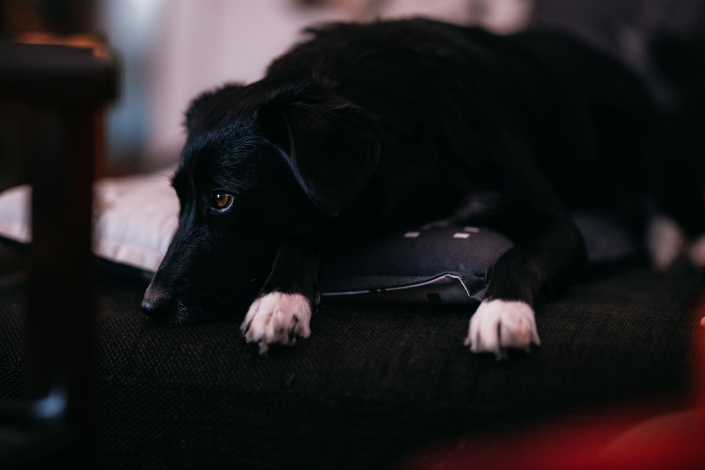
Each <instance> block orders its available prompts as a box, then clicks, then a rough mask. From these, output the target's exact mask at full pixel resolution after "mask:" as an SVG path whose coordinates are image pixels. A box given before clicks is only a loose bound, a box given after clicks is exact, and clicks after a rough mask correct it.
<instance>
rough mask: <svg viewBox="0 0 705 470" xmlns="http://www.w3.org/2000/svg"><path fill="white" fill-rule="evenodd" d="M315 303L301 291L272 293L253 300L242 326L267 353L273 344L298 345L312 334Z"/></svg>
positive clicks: (246, 334)
mask: <svg viewBox="0 0 705 470" xmlns="http://www.w3.org/2000/svg"><path fill="white" fill-rule="evenodd" d="M310 322H311V305H310V304H309V302H308V299H306V297H304V296H303V295H301V294H282V293H281V292H272V293H269V294H266V295H264V296H262V297H259V298H258V299H257V300H255V301H254V302H252V305H250V309H249V310H248V311H247V315H246V316H245V321H244V322H242V326H240V329H241V330H242V332H243V333H245V339H246V340H247V342H249V343H259V352H260V354H264V353H265V352H267V349H269V345H270V344H275V343H279V344H294V343H295V342H296V337H297V336H300V337H301V338H308V337H309V335H310V334H311V329H310V327H309V323H310Z"/></svg>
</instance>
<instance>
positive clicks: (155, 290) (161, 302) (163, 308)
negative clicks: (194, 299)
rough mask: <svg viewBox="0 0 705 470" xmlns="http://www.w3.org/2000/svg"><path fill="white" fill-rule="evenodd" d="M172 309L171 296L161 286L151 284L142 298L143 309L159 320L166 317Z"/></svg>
mask: <svg viewBox="0 0 705 470" xmlns="http://www.w3.org/2000/svg"><path fill="white" fill-rule="evenodd" d="M170 310H171V297H169V294H168V293H167V292H166V291H165V290H164V289H162V288H161V287H159V286H155V285H153V284H150V285H149V287H147V292H145V293H144V299H142V311H143V312H144V313H146V314H147V315H149V316H150V317H152V318H154V319H155V320H158V319H160V318H162V317H165V316H166V315H167V314H168V313H169V311H170Z"/></svg>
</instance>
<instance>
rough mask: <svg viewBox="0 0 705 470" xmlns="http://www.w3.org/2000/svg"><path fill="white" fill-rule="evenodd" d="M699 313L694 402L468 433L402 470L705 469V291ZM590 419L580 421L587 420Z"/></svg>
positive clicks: (424, 453) (416, 457) (409, 461)
mask: <svg viewBox="0 0 705 470" xmlns="http://www.w3.org/2000/svg"><path fill="white" fill-rule="evenodd" d="M696 315H697V316H695V317H694V322H693V328H694V329H695V330H696V332H695V341H694V344H693V355H692V357H693V363H692V367H693V381H692V393H691V396H690V399H689V400H688V401H686V402H685V403H682V402H681V403H678V402H676V400H674V399H670V400H666V401H665V402H664V401H661V402H656V403H647V404H642V405H641V406H638V407H635V408H634V409H633V410H630V411H624V410H623V409H621V410H614V409H613V410H606V411H605V412H603V413H600V414H599V415H598V416H595V415H591V416H590V417H589V419H590V420H591V421H595V422H596V424H590V425H585V424H574V423H571V421H570V420H569V419H563V420H561V421H558V422H553V423H548V424H545V425H541V426H534V427H532V428H530V429H525V430H523V431H522V432H516V433H505V434H495V435H489V436H488V435H485V436H479V437H469V438H467V439H464V440H462V441H460V442H455V443H453V444H446V445H441V446H436V447H433V448H430V449H426V450H425V451H422V452H420V453H417V454H415V455H412V456H409V457H408V458H406V459H404V460H403V461H402V462H400V464H399V465H398V467H397V468H398V469H400V470H402V469H403V470H440V469H443V470H456V469H457V470H460V469H471V468H472V469H486V470H504V469H506V470H522V469H526V470H534V469H535V470H598V469H599V470H632V469H633V470H703V469H705V328H699V327H698V325H697V321H698V319H701V320H700V325H702V326H705V290H704V291H703V293H702V295H701V297H700V301H699V304H698V306H697V311H696ZM585 420H586V419H585V418H584V417H583V418H582V419H581V421H582V422H584V421H585Z"/></svg>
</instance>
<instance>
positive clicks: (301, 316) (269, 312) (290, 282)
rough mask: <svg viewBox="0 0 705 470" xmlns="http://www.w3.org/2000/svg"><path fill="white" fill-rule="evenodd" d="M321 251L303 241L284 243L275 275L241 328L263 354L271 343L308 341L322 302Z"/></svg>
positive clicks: (287, 343) (270, 275)
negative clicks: (319, 290)
mask: <svg viewBox="0 0 705 470" xmlns="http://www.w3.org/2000/svg"><path fill="white" fill-rule="evenodd" d="M320 259H321V255H320V251H319V250H318V249H317V248H314V247H312V246H311V245H310V244H309V243H307V242H306V241H303V240H296V241H288V242H285V243H283V244H282V245H281V246H280V247H279V250H278V251H277V255H276V258H275V259H274V266H273V267H272V272H271V273H270V274H269V277H268V278H267V281H266V282H265V283H264V286H262V289H261V290H260V293H259V295H258V296H257V299H255V301H254V302H253V303H252V305H251V306H250V309H249V310H248V311H247V315H246V316H245V321H244V322H243V323H242V326H241V327H240V328H241V330H242V332H243V333H244V334H245V339H246V340H247V341H248V342H252V343H258V344H259V350H260V354H264V353H265V352H267V350H268V349H269V345H270V344H286V345H292V344H294V343H295V342H296V338H297V337H301V338H308V336H309V335H310V334H311V329H310V326H309V323H310V321H311V315H312V314H313V312H314V311H315V309H316V306H317V305H318V301H319V292H318V267H319V264H320Z"/></svg>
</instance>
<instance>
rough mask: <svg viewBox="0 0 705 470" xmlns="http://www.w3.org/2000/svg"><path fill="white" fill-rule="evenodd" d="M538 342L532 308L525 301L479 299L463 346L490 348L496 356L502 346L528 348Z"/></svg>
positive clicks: (502, 351) (484, 350)
mask: <svg viewBox="0 0 705 470" xmlns="http://www.w3.org/2000/svg"><path fill="white" fill-rule="evenodd" d="M531 343H534V344H536V345H541V340H540V339H539V334H538V332H537V331H536V319H535V318H534V310H533V309H532V308H531V307H530V306H529V305H528V304H527V303H525V302H518V301H505V300H489V301H488V300H483V301H482V303H481V304H480V306H479V307H478V308H477V310H476V311H475V313H474V314H473V316H472V317H471V318H470V327H469V328H468V337H467V338H466V339H465V346H470V351H472V352H475V353H477V352H492V353H495V354H496V355H497V358H498V359H500V358H502V357H504V355H505V349H506V348H516V349H524V350H526V351H529V350H530V348H531Z"/></svg>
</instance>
